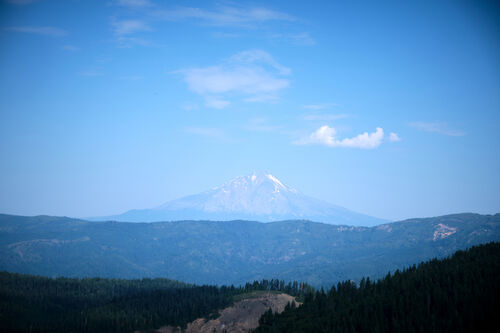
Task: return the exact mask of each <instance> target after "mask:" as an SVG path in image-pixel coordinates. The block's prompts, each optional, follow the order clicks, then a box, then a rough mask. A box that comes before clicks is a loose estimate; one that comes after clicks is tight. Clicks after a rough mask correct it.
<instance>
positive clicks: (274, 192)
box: [106, 173, 387, 226]
mask: <svg viewBox="0 0 500 333" xmlns="http://www.w3.org/2000/svg"><path fill="white" fill-rule="evenodd" d="M106 219H110V220H116V221H128V222H153V221H173V220H216V221H229V220H253V221H260V222H271V221H279V220H298V219H301V220H302V219H305V220H311V221H316V222H324V223H329V224H347V225H354V226H373V225H377V224H381V223H385V222H387V221H385V220H382V219H378V218H375V217H371V216H367V215H363V214H359V213H355V212H352V211H350V210H348V209H345V208H343V207H339V206H336V205H332V204H329V203H327V202H324V201H321V200H318V199H315V198H311V197H309V196H306V195H304V194H302V193H300V192H299V191H297V190H295V189H294V188H292V187H289V186H287V185H285V184H283V183H282V182H281V181H280V180H279V179H278V178H276V177H275V176H273V175H272V174H269V173H254V174H252V175H248V176H240V177H236V178H234V179H233V180H231V181H229V182H227V183H225V184H223V185H222V186H219V187H215V188H213V189H211V190H208V191H206V192H203V193H200V194H195V195H190V196H186V197H183V198H180V199H176V200H172V201H169V202H166V203H164V204H163V205H160V206H158V207H156V208H152V209H143V210H131V211H128V212H125V213H123V214H121V215H116V216H108V217H106Z"/></svg>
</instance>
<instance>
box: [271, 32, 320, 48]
mask: <svg viewBox="0 0 500 333" xmlns="http://www.w3.org/2000/svg"><path fill="white" fill-rule="evenodd" d="M270 38H273V39H282V40H285V41H288V42H289V43H292V44H294V45H298V46H311V45H316V41H315V40H314V38H312V37H311V36H310V35H309V33H307V32H301V33H296V34H294V33H290V34H273V35H271V36H270Z"/></svg>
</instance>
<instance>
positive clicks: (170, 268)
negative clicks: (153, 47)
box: [0, 214, 500, 286]
mask: <svg viewBox="0 0 500 333" xmlns="http://www.w3.org/2000/svg"><path fill="white" fill-rule="evenodd" d="M490 241H500V214H495V215H479V214H455V215H447V216H441V217H435V218H425V219H411V220H406V221H401V222H393V223H388V224H383V225H379V226H376V227H371V228H367V227H353V226H345V225H343V226H342V225H329V224H324V223H315V222H309V221H303V220H301V221H280V222H272V223H259V222H251V221H230V222H217V221H178V222H156V223H123V222H88V221H84V220H77V219H71V218H65V217H50V216H36V217H23V216H13V215H1V214H0V270H7V271H10V272H20V273H28V274H39V275H45V276H71V277H86V276H100V277H113V278H140V277H167V278H171V279H176V280H180V281H185V282H193V283H198V284H207V283H208V284H244V283H245V282H248V281H253V280H260V279H263V278H266V279H268V278H279V279H283V280H286V281H293V280H296V281H305V282H309V283H311V284H313V285H315V286H318V285H323V286H331V284H332V283H336V282H338V281H343V280H347V279H352V280H357V279H360V278H361V277H362V276H370V277H371V278H375V277H380V276H383V275H385V274H387V272H388V271H390V270H394V269H396V268H403V267H407V266H408V265H413V264H416V263H418V262H420V261H422V260H427V259H430V258H434V257H443V256H447V255H450V254H452V253H453V252H455V251H456V250H459V249H465V248H468V247H470V246H473V245H477V244H483V243H486V242H490Z"/></svg>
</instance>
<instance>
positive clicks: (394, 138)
mask: <svg viewBox="0 0 500 333" xmlns="http://www.w3.org/2000/svg"><path fill="white" fill-rule="evenodd" d="M389 141H390V142H398V141H401V138H400V137H399V135H397V134H396V133H393V132H391V133H390V134H389Z"/></svg>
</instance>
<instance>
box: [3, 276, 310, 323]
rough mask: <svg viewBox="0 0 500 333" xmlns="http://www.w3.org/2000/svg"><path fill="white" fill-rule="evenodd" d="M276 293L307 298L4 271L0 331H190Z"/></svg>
mask: <svg viewBox="0 0 500 333" xmlns="http://www.w3.org/2000/svg"><path fill="white" fill-rule="evenodd" d="M256 290H276V291H281V292H287V293H289V294H291V295H295V296H298V297H304V294H305V293H306V292H310V291H311V290H312V288H311V287H310V286H309V285H307V284H304V283H298V282H290V283H285V282H284V281H282V280H281V281H280V280H275V279H272V280H261V281H254V282H253V283H247V284H246V285H245V286H238V287H235V286H221V287H217V286H207V285H204V286H196V285H190V284H186V283H182V282H178V281H174V280H169V279H160V278H158V279H147V278H146V279H136V280H124V279H104V278H83V279H77V278H64V277H59V278H48V277H42V276H31V275H23V274H16V273H9V272H0V331H3V332H133V331H137V330H141V331H151V330H154V329H156V328H159V327H161V326H164V325H172V326H181V327H185V326H186V324H187V323H189V322H191V321H193V320H194V319H196V318H200V317H208V316H214V315H216V314H217V311H218V310H219V309H221V308H224V307H226V306H229V305H231V303H232V302H233V298H234V296H236V295H241V294H244V293H249V292H253V291H256Z"/></svg>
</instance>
